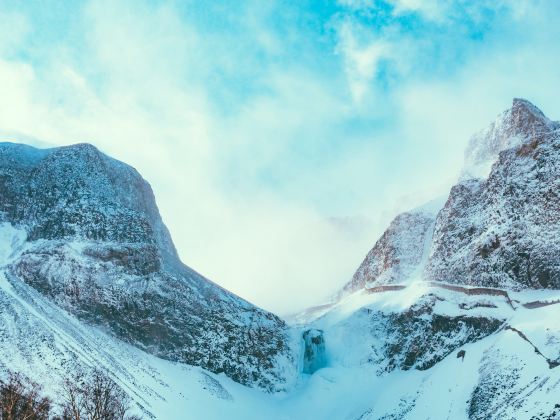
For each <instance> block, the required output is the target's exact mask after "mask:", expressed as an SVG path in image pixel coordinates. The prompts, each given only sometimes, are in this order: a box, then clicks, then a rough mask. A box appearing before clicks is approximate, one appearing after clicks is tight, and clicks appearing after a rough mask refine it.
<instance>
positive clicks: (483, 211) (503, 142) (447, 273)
mask: <svg viewBox="0 0 560 420" xmlns="http://www.w3.org/2000/svg"><path fill="white" fill-rule="evenodd" d="M558 162H560V123H558V122H554V121H551V120H549V119H548V118H547V117H546V116H545V115H544V114H543V113H542V112H541V111H540V110H539V109H538V108H537V107H535V106H534V105H532V104H531V103H529V102H528V101H526V100H523V99H514V101H513V105H512V107H511V108H510V109H508V110H507V111H505V112H503V113H502V114H501V115H500V116H499V117H498V118H497V119H496V121H494V122H493V123H492V124H490V126H489V127H488V128H486V129H485V130H482V131H481V132H479V133H478V134H476V135H475V136H473V137H472V139H471V141H470V143H469V146H468V148H467V151H466V153H465V166H464V168H463V170H462V172H461V176H460V179H459V182H458V183H457V184H456V185H455V186H454V187H453V188H452V189H451V192H450V194H449V197H448V198H447V201H446V203H445V205H444V206H443V209H441V211H439V209H438V211H436V212H432V213H431V214H430V213H428V212H425V211H424V212H423V211H421V210H413V211H411V212H407V213H403V214H401V215H399V216H397V217H396V218H395V220H394V221H393V222H392V223H391V225H390V226H389V228H388V229H387V230H386V231H385V233H384V234H383V236H382V237H381V238H380V239H379V240H378V242H377V243H376V244H375V246H374V247H373V249H372V250H371V251H370V253H369V254H368V255H367V257H366V259H365V260H364V262H363V263H362V265H361V266H360V267H359V268H358V270H357V271H356V273H355V274H354V276H353V278H352V279H351V281H350V282H349V283H348V284H347V285H346V286H345V287H344V293H343V294H345V293H351V292H355V291H356V290H360V289H363V288H364V287H371V286H372V285H384V284H406V283H408V282H410V280H412V277H414V278H415V279H417V280H427V281H439V282H446V283H457V284H465V285H474V286H484V287H500V288H509V289H516V290H517V289H521V288H527V287H528V288H560V263H558V260H557V258H556V256H557V255H558V253H559V251H560V242H559V241H558V240H557V238H558V236H559V235H560V216H559V215H560V193H559V191H558V185H559V182H560V181H559V180H560V164H559V163H558ZM422 255H424V256H425V257H427V258H423V257H422Z"/></svg>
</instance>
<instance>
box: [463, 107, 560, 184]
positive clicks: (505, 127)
mask: <svg viewBox="0 0 560 420" xmlns="http://www.w3.org/2000/svg"><path fill="white" fill-rule="evenodd" d="M555 127H556V125H555V123H553V122H552V121H551V120H549V119H548V118H547V117H546V115H544V113H543V112H542V111H541V110H540V109H539V108H537V107H536V106H535V105H533V104H532V103H531V102H529V101H528V100H526V99H522V98H514V99H513V103H512V106H511V108H509V109H507V110H505V111H504V112H502V113H501V114H500V115H499V116H498V118H497V119H496V120H495V121H494V122H492V123H491V124H490V125H489V126H488V127H486V128H485V129H483V130H481V131H479V132H478V133H477V134H475V135H474V136H472V137H471V139H470V141H469V144H468V146H467V149H466V151H465V164H464V166H463V170H462V172H461V179H462V180H465V179H471V178H486V177H487V176H488V174H489V173H490V168H491V166H492V164H493V163H494V162H495V161H496V159H497V158H498V155H499V153H500V152H501V151H503V150H506V149H509V148H511V147H515V146H517V145H519V144H521V143H524V142H526V141H527V140H529V139H531V138H534V137H535V136H539V135H542V134H546V133H547V132H550V131H551V130H553V129H554V128H555Z"/></svg>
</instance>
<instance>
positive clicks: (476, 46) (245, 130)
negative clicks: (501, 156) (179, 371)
mask: <svg viewBox="0 0 560 420" xmlns="http://www.w3.org/2000/svg"><path fill="white" fill-rule="evenodd" d="M559 21H560V2H557V1H556V0H549V1H545V0H479V1H472V0H456V1H452V0H383V1H381V0H338V1H334V0H333V1H321V0H298V1H287V0H258V1H257V0H235V1H233V0H232V1H229V0H224V1H212V2H210V1H189V0H183V1H179V0H176V1H173V0H161V1H159V0H157V1H156V0H134V1H132V0H130V1H129V0H117V1H109V0H88V1H79V0H76V1H72V2H68V1H62V0H50V1H41V0H28V1H25V2H21V1H19V0H2V1H0V88H1V94H0V140H2V141H21V142H26V143H29V144H34V145H39V146H44V147H48V146H53V145H67V144H72V143H77V142H89V143H92V144H94V145H96V146H97V147H98V148H99V149H100V150H102V151H104V152H105V153H107V154H109V155H111V156H113V157H115V158H117V159H119V160H122V161H124V162H126V163H128V164H130V165H132V166H134V167H135V168H136V169H138V170H139V172H140V173H141V174H142V175H143V176H144V178H145V179H146V180H147V181H148V182H149V183H150V184H151V185H152V188H153V189H154V193H155V196H156V200H157V203H158V206H159V208H160V212H161V214H162V217H163V219H164V222H165V223H166V224H167V225H168V227H169V229H170V231H171V234H172V237H173V239H174V242H175V244H176V246H177V248H178V251H179V253H180V255H181V257H182V259H183V261H184V262H185V263H186V264H187V265H189V266H191V267H193V268H194V269H195V270H197V271H199V272H201V273H202V274H204V275H205V276H207V277H209V278H211V279H212V280H213V281H215V282H216V283H218V284H220V285H222V286H223V287H225V288H227V289H229V290H231V291H233V292H235V293H236V294H238V295H240V296H242V297H244V298H246V299H247V300H249V301H251V302H253V303H255V304H257V305H259V306H261V307H263V308H265V309H268V310H271V311H274V312H276V313H279V314H289V313H292V312H295V311H298V310H301V309H303V308H305V307H307V306H310V305H314V304H320V303H322V302H324V301H326V300H328V298H329V296H331V295H332V294H333V293H334V292H336V291H337V290H338V289H339V288H340V287H341V286H342V285H343V284H344V283H346V282H347V281H348V280H349V279H350V278H351V276H352V274H353V272H354V271H355V269H356V268H357V267H358V265H359V264H360V262H361V261H362V259H363V258H364V256H365V255H366V253H367V252H368V250H369V249H370V248H371V247H372V246H373V245H374V244H375V241H376V240H377V238H378V237H379V235H380V234H381V233H382V232H383V230H384V229H385V227H386V226H387V224H388V223H389V222H390V221H391V219H392V218H393V217H394V216H395V215H396V214H398V213H399V212H400V211H405V210H408V209H411V208H414V207H416V206H419V205H421V204H423V203H424V202H426V201H428V200H430V199H432V198H434V197H437V196H441V195H445V194H446V193H447V192H448V190H449V188H450V186H451V185H452V184H453V183H454V182H455V181H456V179H457V176H458V173H459V171H460V168H461V164H462V160H463V151H464V148H465V145H466V143H467V142H468V139H469V137H470V136H471V135H472V134H474V133H475V132H476V131H478V130H479V129H482V128H483V127H485V126H486V125H487V124H488V123H489V122H490V121H492V120H493V119H494V118H495V117H496V115H497V114H498V113H500V112H501V111H502V110H504V109H506V108H508V107H509V106H510V105H511V101H512V98H513V97H524V98H527V99H529V100H530V101H532V102H533V103H535V104H536V105H537V106H539V107H540V108H541V109H542V110H543V111H544V112H545V114H547V115H548V116H549V117H550V118H553V119H560V104H559V101H560V99H559V95H558V92H559V88H560V71H559V69H560V54H559V48H560V25H558V22H559Z"/></svg>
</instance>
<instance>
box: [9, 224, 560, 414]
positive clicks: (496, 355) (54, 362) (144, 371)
mask: <svg viewBox="0 0 560 420" xmlns="http://www.w3.org/2000/svg"><path fill="white" fill-rule="evenodd" d="M24 239H25V235H24V233H23V232H22V231H20V230H18V229H15V228H14V227H12V226H11V225H9V224H3V225H2V226H0V258H1V260H0V341H1V343H2V346H1V347H0V370H1V371H5V370H6V369H8V368H9V369H12V370H18V371H22V372H23V373H25V374H27V375H28V376H30V377H31V378H33V379H34V380H36V381H38V382H40V383H42V384H43V385H44V386H45V391H46V392H47V393H48V394H49V395H50V396H52V397H53V398H55V399H56V396H57V392H58V384H59V383H60V380H61V378H62V377H63V376H64V375H65V374H66V373H67V372H68V371H71V370H72V369H74V368H75V367H76V366H93V365H96V366H101V367H104V368H106V369H107V370H108V371H109V372H111V373H112V375H114V379H115V380H116V381H117V382H118V383H119V384H120V385H121V387H122V388H123V389H124V390H125V391H126V392H128V393H129V395H130V396H131V397H132V398H133V400H134V401H135V403H136V404H135V408H134V409H135V410H136V411H137V412H138V413H141V414H144V415H145V416H147V417H154V418H158V419H224V418H228V419H278V420H280V419H379V418H395V419H397V418H398V419H453V420H459V419H465V418H469V413H470V418H477V419H483V418H484V419H486V418H500V419H509V418H511V419H530V418H532V417H533V416H538V415H541V414H542V415H543V416H544V415H545V414H546V415H548V413H552V412H553V410H554V404H556V403H557V402H558V398H559V397H558V396H559V395H560V367H559V368H552V369H551V368H550V367H549V365H548V363H547V361H546V358H549V359H551V360H557V359H558V358H559V357H560V341H559V340H560V324H559V323H558V319H560V304H558V305H549V306H544V307H540V308H535V309H527V308H525V307H523V306H522V303H524V302H529V301H534V300H547V299H548V300H554V299H556V298H557V297H558V296H559V295H560V292H554V291H549V292H546V293H544V292H526V293H524V292H518V293H515V294H513V295H512V299H513V300H514V301H515V303H516V304H515V305H514V307H512V306H511V305H510V304H509V303H508V302H507V301H506V299H505V298H504V297H503V296H482V295H477V296H469V295H466V294H463V293H457V292H454V291H450V290H446V289H442V288H437V287H433V286H430V285H429V284H427V283H422V282H417V283H413V284H411V285H409V286H408V287H406V288H404V289H402V290H396V291H386V292H382V293H368V292H364V291H360V292H357V293H354V294H352V295H350V296H347V297H346V298H344V299H343V300H342V301H341V302H339V303H338V304H337V305H335V306H334V307H333V308H331V309H330V311H328V313H327V314H326V315H324V316H321V317H319V318H318V319H315V320H309V323H308V324H306V325H298V326H294V327H293V328H294V333H295V334H299V333H301V332H303V331H304V330H306V329H308V328H316V329H318V330H322V331H323V332H324V339H325V347H326V353H327V354H326V358H327V366H326V367H324V368H322V369H320V370H318V371H317V372H315V373H314V374H312V375H307V374H301V375H300V376H299V378H298V381H297V383H296V384H295V385H294V386H293V387H292V388H291V389H289V390H288V391H287V392H281V393H276V394H268V393H264V392H262V391H259V390H257V389H252V388H248V387H245V386H242V385H240V384H238V383H236V382H233V381H232V380H231V379H229V378H228V377H226V376H225V375H223V374H222V375H215V374H212V373H210V372H207V371H205V370H203V369H201V368H197V367H192V366H188V365H185V364H181V363H174V362H169V361H166V360H162V359H159V358H157V357H154V356H152V355H149V354H147V353H145V352H143V351H141V350H139V349H137V348H135V347H134V346H131V345H129V344H125V343H123V342H121V341H119V340H117V339H116V338H114V337H112V336H111V335H109V334H106V333H105V332H103V331H101V330H100V329H98V328H96V327H92V326H88V325H85V324H84V323H82V322H80V321H78V320H77V319H76V318H75V317H73V316H71V315H69V314H68V313H66V312H65V311H63V310H62V309H60V308H59V307H57V306H56V305H54V304H53V303H51V302H50V301H49V300H48V299H46V298H45V297H44V296H42V295H41V294H40V293H38V292H37V291H35V290H34V289H33V288H31V287H29V286H28V285H26V284H25V283H23V282H21V281H20V280H19V279H17V278H14V277H13V276H10V274H9V273H6V272H5V270H4V267H5V265H6V264H8V263H9V262H10V260H11V259H12V258H15V257H16V256H17V253H18V252H21V244H22V243H23V241H24ZM422 299H429V300H430V302H432V306H431V312H430V314H429V315H420V316H421V317H422V316H433V315H440V316H443V317H449V318H457V317H485V318H489V319H498V320H500V322H503V324H504V327H502V328H500V329H499V330H498V331H497V332H495V333H492V334H490V335H488V336H486V337H485V338H482V339H481V340H478V341H475V342H473V343H467V344H464V345H462V346H460V349H461V350H464V351H465V357H464V359H461V358H458V357H457V356H456V353H457V351H456V350H453V351H452V352H451V353H449V354H447V355H444V357H442V358H441V360H439V361H438V362H437V363H436V364H435V365H433V366H432V367H430V368H429V369H426V370H417V369H410V370H402V369H400V368H396V369H385V368H386V360H381V359H382V357H383V354H382V353H380V349H382V348H383V345H384V343H385V340H386V338H385V337H383V336H381V335H379V334H377V333H376V328H381V324H376V322H377V321H375V320H377V319H379V318H378V315H379V314H380V315H383V316H391V314H403V313H405V312H406V311H408V310H410V308H411V307H413V306H414V305H415V304H417V303H418V302H419V301H422ZM505 326H510V327H513V328H514V329H515V330H519V331H522V332H523V334H525V336H526V337H527V338H528V339H529V340H530V341H531V343H532V344H531V343H529V342H528V341H526V340H525V339H523V338H522V337H521V336H520V335H519V334H518V333H517V332H516V331H515V330H513V329H508V328H505ZM383 331H385V330H383ZM395 334H396V332H395ZM389 335H390V334H389ZM389 338H390V337H389ZM459 338H460V337H459ZM454 339H455V337H450V338H449V340H450V342H451V344H450V346H451V347H450V348H452V345H453V343H454V342H453V340H454ZM302 345H303V341H302ZM534 347H537V348H538V349H539V351H540V352H541V353H542V354H538V353H537V352H536V351H535V348H534ZM543 355H544V356H545V357H543ZM492 393H494V394H492ZM473 395H474V396H476V398H473ZM473 401H474V402H473ZM543 413H544V414H543ZM542 418H546V417H542Z"/></svg>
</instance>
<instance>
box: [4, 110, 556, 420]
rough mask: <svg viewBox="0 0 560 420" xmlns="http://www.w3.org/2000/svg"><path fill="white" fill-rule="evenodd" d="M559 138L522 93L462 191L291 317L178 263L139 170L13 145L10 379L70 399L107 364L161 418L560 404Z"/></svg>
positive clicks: (462, 411) (540, 409) (506, 411)
mask: <svg viewBox="0 0 560 420" xmlns="http://www.w3.org/2000/svg"><path fill="white" fill-rule="evenodd" d="M559 154H560V124H558V123H556V122H552V121H550V120H549V119H548V118H546V117H545V116H544V114H543V113H542V112H541V111H539V110H538V109H537V108H536V107H535V106H533V105H532V104H530V103H529V102H527V101H525V100H521V99H515V100H514V102H513V106H512V108H510V109H509V110H507V111H505V112H504V113H503V114H502V115H500V116H499V117H498V119H497V120H496V121H495V122H494V123H492V124H491V125H490V126H489V128H487V129H486V130H483V131H481V132H480V133H478V134H477V135H475V136H474V137H473V138H472V140H471V142H470V145H469V147H468V149H467V152H466V154H465V166H464V168H463V169H462V171H461V175H460V177H459V180H458V182H457V185H455V186H454V187H453V188H452V189H451V192H450V194H449V196H448V197H444V198H442V199H436V200H434V201H432V202H430V203H428V204H427V205H425V206H422V207H420V208H417V209H413V210H410V211H408V212H406V213H403V214H401V215H399V216H397V217H396V218H395V220H394V221H393V222H392V223H391V224H390V226H389V227H388V229H387V231H386V232H385V233H384V234H383V235H382V236H381V238H380V239H379V240H378V241H377V242H376V243H375V245H374V247H373V248H372V250H371V251H370V252H369V253H368V255H367V256H366V258H365V260H364V261H363V263H362V264H361V265H360V267H359V268H358V270H357V271H356V273H355V275H354V276H353V277H352V279H351V280H350V281H349V282H348V283H347V284H346V285H345V286H344V287H343V288H342V289H341V291H340V293H338V294H337V295H336V296H335V298H334V299H333V301H332V302H329V303H327V304H325V305H322V306H320V307H316V308H310V309H309V310H307V311H305V312H303V313H301V314H298V315H297V316H294V317H293V318H292V319H291V320H290V325H288V324H286V323H285V322H284V321H282V320H280V319H279V318H278V317H276V316H274V315H273V314H270V313H268V312H266V311H263V310H261V309H258V308H256V307H255V306H253V305H251V304H249V303H248V302H246V301H244V300H242V299H241V298H239V297H237V296H234V295H232V294H231V293H229V292H227V291H225V290H223V289H221V288H220V287H218V286H217V285H215V284H214V283H212V282H210V281H209V280H207V279H205V278H204V277H202V276H201V275H199V274H197V273H196V272H194V271H193V270H191V269H189V268H188V267H186V266H185V265H183V264H182V263H181V262H180V261H179V259H178V257H177V254H176V252H175V249H174V247H173V243H172V241H171V238H170V235H169V233H168V232H167V229H166V228H165V226H164V225H163V223H162V221H161V218H160V216H159V213H158V210H157V207H156V205H155V200H154V197H153V194H152V192H151V189H150V187H149V185H148V184H147V183H146V182H145V181H144V180H143V179H142V178H141V177H140V175H138V173H137V172H136V171H135V170H134V169H132V168H130V167H128V166H126V165H125V164H123V163H120V162H117V161H115V160H113V159H111V158H109V157H107V156H105V155H103V154H102V153H100V152H99V151H98V150H97V149H95V148H94V147H92V146H89V145H76V146H71V147H66V148H57V149H49V150H38V149H34V148H30V147H28V146H23V145H15V144H3V145H1V146H0V193H1V194H0V211H1V212H2V213H1V214H2V219H1V220H0V343H1V344H2V345H1V346H0V375H1V374H2V372H4V371H5V370H6V369H12V370H14V369H15V370H20V371H23V372H24V373H26V374H27V375H29V376H30V377H32V378H33V379H35V380H37V381H39V382H41V383H43V384H45V385H46V389H47V392H48V393H49V395H51V396H54V397H56V393H57V389H58V388H57V387H58V386H59V384H60V378H61V377H62V376H64V374H65V372H67V371H68V370H73V369H75V368H76V367H79V366H102V367H104V368H106V369H107V370H108V371H109V372H111V374H112V375H113V377H114V379H115V380H116V381H117V383H118V384H119V385H120V386H121V387H122V388H123V389H124V390H125V391H126V392H127V393H128V394H129V395H130V396H131V398H133V400H134V402H135V403H136V405H135V410H136V412H138V413H141V414H143V415H144V416H146V417H153V418H161V419H169V418H185V419H190V418H193V419H199V418H208V419H222V418H232V419H237V418H242V419H263V418H266V419H310V418H313V419H345V420H346V419H349V420H353V419H356V420H358V419H362V420H363V419H434V420H439V419H453V420H455V419H466V418H468V419H480V420H482V419H516V420H517V419H558V418H560V398H559V396H560V367H559V366H560V322H559V321H558V320H559V319H560V277H559V271H558V257H557V255H560V254H559V253H558V251H559V249H558V248H559V247H560V242H559V241H558V239H557V238H559V237H560V235H559V233H560V232H559V230H558V228H559V225H558V220H559V218H560V208H559V204H560V202H559V200H558V195H557V192H558V180H560V166H558V165H559V164H558V162H560V155H559ZM247 385H249V386H247Z"/></svg>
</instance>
